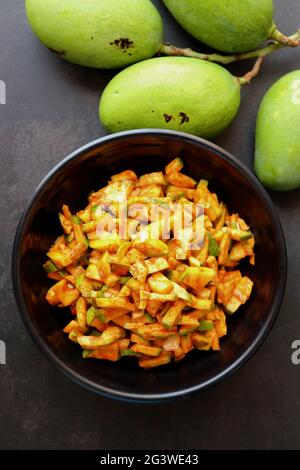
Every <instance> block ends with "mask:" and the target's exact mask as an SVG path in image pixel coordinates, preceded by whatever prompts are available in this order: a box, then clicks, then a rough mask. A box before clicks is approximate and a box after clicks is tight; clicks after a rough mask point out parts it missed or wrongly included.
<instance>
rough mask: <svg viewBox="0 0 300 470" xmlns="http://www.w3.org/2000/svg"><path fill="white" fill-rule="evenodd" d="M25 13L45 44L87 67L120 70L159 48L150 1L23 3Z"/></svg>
mask: <svg viewBox="0 0 300 470" xmlns="http://www.w3.org/2000/svg"><path fill="white" fill-rule="evenodd" d="M26 13H27V17H28V21H29V23H30V25H31V28H32V29H33V31H34V32H35V34H36V35H37V37H38V38H39V39H40V41H41V42H42V43H43V44H44V45H45V46H47V47H48V48H49V49H51V50H52V51H53V52H56V53H57V54H59V55H61V56H62V57H63V58H65V59H66V60H68V61H70V62H74V63H75V64H80V65H85V66H87V67H95V68H107V69H113V68H119V67H124V66H127V65H130V64H132V63H135V62H137V61H140V60H143V59H146V58H148V57H152V56H153V55H154V54H155V53H157V52H158V50H159V49H160V47H161V44H162V36H163V24H162V19H161V17H160V15H159V13H158V11H157V10H156V8H155V7H154V5H153V4H152V3H151V2H150V1H149V0H26Z"/></svg>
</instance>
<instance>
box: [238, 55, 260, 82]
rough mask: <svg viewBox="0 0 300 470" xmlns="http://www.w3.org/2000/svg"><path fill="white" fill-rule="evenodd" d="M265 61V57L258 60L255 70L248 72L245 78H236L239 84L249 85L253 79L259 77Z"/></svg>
mask: <svg viewBox="0 0 300 470" xmlns="http://www.w3.org/2000/svg"><path fill="white" fill-rule="evenodd" d="M264 59H265V57H264V56H261V57H259V58H258V59H257V60H256V62H255V64H254V66H253V68H252V69H251V70H250V71H249V72H247V73H246V74H245V75H244V76H243V77H236V78H237V81H238V82H239V84H240V85H241V86H243V85H248V84H249V83H250V82H251V80H252V79H253V78H255V77H257V75H258V74H259V72H260V69H261V65H262V63H263V61H264Z"/></svg>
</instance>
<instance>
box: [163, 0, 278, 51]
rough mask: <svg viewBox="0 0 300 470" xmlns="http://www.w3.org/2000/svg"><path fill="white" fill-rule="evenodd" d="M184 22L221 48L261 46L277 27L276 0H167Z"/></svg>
mask: <svg viewBox="0 0 300 470" xmlns="http://www.w3.org/2000/svg"><path fill="white" fill-rule="evenodd" d="M163 2H164V4H165V5H166V7H167V8H168V9H169V10H170V12H171V13H172V15H173V16H174V17H175V19H176V20H177V21H178V22H179V23H180V25H181V26H182V27H183V28H184V29H185V30H186V31H188V32H189V33H190V34H191V35H192V36H194V37H195V38H196V39H198V40H199V41H201V42H203V43H204V44H207V45H209V46H211V47H214V48H215V49H218V50H219V51H224V52H231V53H238V52H245V51H250V50H252V49H255V48H256V47H258V46H259V45H260V44H261V43H262V42H263V41H264V40H265V39H267V38H268V37H271V36H272V33H273V31H274V30H276V27H275V25H274V24H273V1H272V0H184V1H179V0H163Z"/></svg>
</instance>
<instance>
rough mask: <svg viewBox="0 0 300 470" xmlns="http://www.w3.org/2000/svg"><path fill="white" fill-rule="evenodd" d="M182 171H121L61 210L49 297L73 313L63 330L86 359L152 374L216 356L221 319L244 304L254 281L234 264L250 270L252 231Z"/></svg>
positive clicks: (49, 267) (177, 165)
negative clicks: (134, 365) (134, 363)
mask: <svg viewBox="0 0 300 470" xmlns="http://www.w3.org/2000/svg"><path fill="white" fill-rule="evenodd" d="M182 168H183V163H182V160H181V159H179V158H176V159H175V160H173V161H171V163H169V164H168V165H167V166H166V168H165V171H164V172H155V173H150V174H145V175H142V176H140V177H138V176H137V175H136V174H135V173H134V172H133V171H132V170H126V171H124V172H122V173H120V174H117V175H114V176H112V177H111V180H110V181H109V183H108V185H107V186H105V187H103V188H101V189H100V190H99V191H97V192H93V193H91V194H90V195H89V198H88V205H87V207H86V208H85V209H83V210H80V211H79V212H77V213H76V214H72V213H71V211H70V209H69V207H68V206H67V205H64V206H63V207H62V211H61V213H60V214H59V219H60V223H61V226H62V230H63V234H62V235H61V236H60V237H58V238H57V240H56V241H55V242H54V244H53V245H52V246H51V247H50V249H49V251H48V253H47V256H48V258H49V259H48V261H47V262H46V263H45V265H44V268H45V271H46V272H47V276H48V278H50V279H52V280H54V281H56V283H55V284H54V285H53V286H52V287H51V288H50V289H49V291H48V292H47V294H46V299H47V301H48V302H49V304H51V305H52V306H56V307H63V308H66V307H68V308H69V310H70V312H71V318H70V321H69V323H68V324H67V325H66V327H65V328H64V330H63V331H64V332H65V333H66V334H67V335H68V337H69V339H70V340H71V341H73V342H74V343H76V344H78V346H79V347H81V348H82V356H83V358H85V359H106V360H109V361H118V360H119V359H120V358H122V357H123V356H136V358H137V360H138V364H139V366H140V367H142V368H145V369H148V368H152V367H156V366H161V365H163V364H167V363H169V362H171V361H172V360H175V361H179V360H181V359H183V358H184V357H185V356H186V355H187V354H188V353H189V352H190V351H192V350H194V349H195V350H201V351H210V350H213V351H218V350H220V339H221V338H222V337H223V336H225V335H226V334H227V325H226V316H227V315H232V314H234V313H235V312H236V311H237V310H238V309H239V308H240V307H241V305H243V304H245V303H246V302H247V301H248V299H249V297H250V295H251V292H252V288H253V282H252V280H251V279H249V277H247V276H243V274H242V273H241V271H240V270H239V269H238V266H239V264H240V262H241V260H244V259H246V258H247V259H248V261H249V263H250V264H252V265H254V264H255V254H254V245H255V239H254V236H253V234H252V232H251V231H250V227H249V226H248V225H247V223H246V222H245V221H244V220H243V219H242V218H241V217H240V216H239V215H238V214H230V213H229V211H228V209H227V207H226V205H225V204H224V203H223V202H219V200H218V197H217V195H216V194H214V193H212V192H210V190H209V189H208V182H207V181H205V180H200V182H199V183H197V182H196V181H195V180H194V179H192V178H191V177H189V176H187V175H185V174H183V173H182V172H181V170H182ZM153 209H155V210H153ZM153 214H154V215H153ZM183 220H187V223H185V225H184V224H183V223H182V221H183ZM167 228H168V229H169V230H167Z"/></svg>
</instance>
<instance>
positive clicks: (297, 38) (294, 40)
mask: <svg viewBox="0 0 300 470" xmlns="http://www.w3.org/2000/svg"><path fill="white" fill-rule="evenodd" d="M269 39H273V40H274V41H277V42H278V43H279V44H281V45H282V46H283V47H298V46H299V44H300V30H299V31H298V33H296V34H295V35H294V36H290V37H289V36H286V35H285V34H283V33H281V32H280V31H279V30H278V29H277V28H276V25H275V24H273V26H272V28H271V30H270V33H269Z"/></svg>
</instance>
